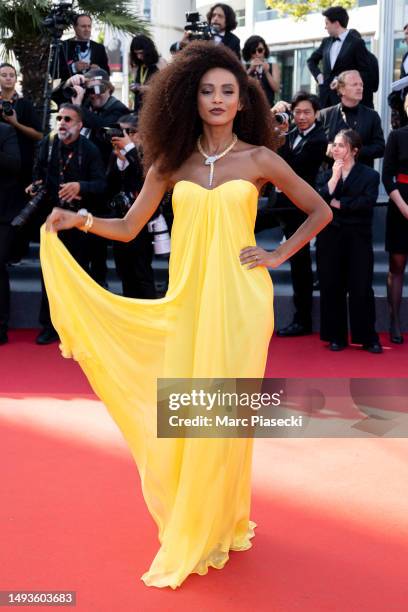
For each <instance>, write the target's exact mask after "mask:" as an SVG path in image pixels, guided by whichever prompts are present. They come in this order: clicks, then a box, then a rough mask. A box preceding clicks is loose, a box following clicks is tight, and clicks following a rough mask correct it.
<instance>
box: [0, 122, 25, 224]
mask: <svg viewBox="0 0 408 612" xmlns="http://www.w3.org/2000/svg"><path fill="white" fill-rule="evenodd" d="M19 172H20V149H19V146H18V141H17V135H16V131H15V129H14V128H13V127H11V125H6V124H5V123H0V223H9V222H10V221H11V220H12V219H13V218H14V217H15V216H16V214H17V213H18V212H19V211H20V208H21V206H22V204H23V201H22V198H21V197H20V187H19Z"/></svg>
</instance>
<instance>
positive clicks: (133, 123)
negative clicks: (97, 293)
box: [107, 115, 156, 299]
mask: <svg viewBox="0 0 408 612" xmlns="http://www.w3.org/2000/svg"><path fill="white" fill-rule="evenodd" d="M119 125H120V127H121V129H122V130H123V135H122V136H113V137H112V146H113V153H112V157H111V160H110V162H109V167H108V175H107V178H108V194H109V197H110V206H111V209H112V212H113V214H114V216H115V217H124V216H125V214H126V213H127V212H128V210H129V208H130V207H131V205H132V204H133V202H134V200H135V199H136V197H137V195H138V193H139V192H140V190H141V189H142V187H143V182H144V177H143V167H142V163H141V155H142V151H141V145H140V138H139V134H138V131H137V118H136V116H135V115H124V116H123V117H121V118H120V119H119ZM113 254H114V258H115V264H116V270H117V273H118V276H119V277H120V279H121V281H122V288H123V295H124V296H125V297H133V298H145V299H152V298H155V297H156V290H155V286H154V275H153V269H152V257H153V247H152V236H151V234H149V232H148V230H147V224H146V225H145V226H144V227H143V229H142V230H141V231H140V233H139V234H138V235H137V236H136V238H134V239H133V240H131V241H130V242H117V241H114V242H113Z"/></svg>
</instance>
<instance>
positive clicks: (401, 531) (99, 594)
mask: <svg viewBox="0 0 408 612" xmlns="http://www.w3.org/2000/svg"><path fill="white" fill-rule="evenodd" d="M33 338H34V334H33V332H23V331H18V332H12V333H11V334H10V340H11V342H10V344H9V345H6V346H4V347H1V348H0V436H1V437H0V440H1V447H0V461H1V466H2V470H1V474H2V489H1V491H2V493H1V504H0V524H1V533H0V538H1V546H0V590H13V589H14V590H17V589H21V590H30V589H32V590H44V589H48V590H59V589H61V590H76V591H77V598H78V603H77V606H76V610H78V611H80V612H133V611H136V612H138V611H139V610H143V611H144V610H147V611H150V610H152V611H153V610H154V611H155V610H158V611H160V612H161V611H162V610H163V611H169V612H170V611H179V610H193V609H195V610H198V611H199V612H201V611H207V610H214V611H217V612H218V611H220V612H221V611H224V610H240V611H241V610H242V611H246V610H252V609H259V610H262V611H266V610H268V611H271V612H295V611H302V612H316V611H324V612H329V611H330V612H332V611H333V612H362V611H369V612H371V611H373V612H377V611H378V612H380V611H381V612H383V611H384V610H390V611H392V612H400V611H401V612H405V611H406V610H407V601H408V585H407V580H406V558H407V554H408V518H407V517H408V512H407V511H408V494H407V480H408V479H407V476H408V460H407V446H408V445H407V442H406V440H405V439H390V438H389V439H377V438H374V437H373V438H369V439H353V440H352V439H273V440H272V439H266V440H257V441H256V443H255V448H256V450H255V456H254V495H253V512H252V515H253V519H254V520H255V521H256V522H257V523H258V525H259V526H258V528H257V536H256V537H255V539H254V546H253V548H252V549H251V550H250V551H247V552H244V553H232V554H231V558H230V561H229V563H228V564H227V566H226V567H225V568H224V569H223V570H222V571H217V570H210V571H209V573H208V575H207V576H205V577H199V576H191V577H190V578H188V580H187V581H186V582H185V583H184V585H183V586H182V587H181V589H178V590H177V591H171V590H170V589H165V590H158V589H149V588H147V587H145V586H144V585H143V583H142V582H141V581H140V579H139V577H140V575H141V574H142V573H143V572H144V571H145V570H146V568H147V567H148V565H149V563H150V561H151V559H152V557H153V555H154V553H155V551H156V550H157V541H156V531H155V527H154V525H153V522H152V520H151V518H150V516H149V515H148V513H147V511H146V509H145V506H144V502H143V499H142V497H141V494H140V488H139V482H138V476H137V472H136V468H135V466H134V464H133V461H132V459H131V458H130V456H129V454H128V451H127V447H126V446H125V444H124V442H123V440H122V437H121V434H120V433H119V432H118V430H117V428H116V426H115V425H114V424H113V422H112V421H111V419H110V418H109V417H108V415H107V413H106V411H105V409H104V408H103V406H102V405H101V404H100V402H98V401H96V399H95V398H94V396H93V395H92V394H91V392H90V389H89V386H88V384H87V382H86V380H85V379H84V377H83V375H82V373H81V371H80V370H79V368H78V366H77V364H75V363H74V362H72V361H69V360H68V361H67V360H64V359H62V358H60V357H59V355H58V351H57V347H56V345H52V346H48V347H37V346H36V345H35V344H34V343H33ZM383 341H384V344H385V345H386V339H385V338H383ZM407 357H408V344H407V345H403V346H397V347H394V346H393V347H392V348H389V349H388V350H386V351H385V353H384V354H383V355H370V354H367V353H365V352H363V351H361V350H360V349H358V348H354V347H352V348H350V349H347V350H346V351H344V352H342V353H339V354H333V353H330V352H329V351H328V350H327V349H326V348H325V346H324V344H323V343H320V341H319V340H318V339H317V337H316V336H312V337H305V338H301V339H294V340H292V339H278V338H274V340H273V342H272V345H271V353H270V359H269V362H268V370H267V374H268V375H269V376H277V377H284V376H297V377H299V376H307V377H317V376H372V377H376V378H379V377H390V376H392V377H396V376H399V377H402V376H405V375H406V372H405V370H406V368H405V364H406V363H407ZM4 609H11V608H4ZM24 609H27V608H24ZM53 609H61V610H62V609H67V608H62V607H56V608H53ZM68 609H69V608H68Z"/></svg>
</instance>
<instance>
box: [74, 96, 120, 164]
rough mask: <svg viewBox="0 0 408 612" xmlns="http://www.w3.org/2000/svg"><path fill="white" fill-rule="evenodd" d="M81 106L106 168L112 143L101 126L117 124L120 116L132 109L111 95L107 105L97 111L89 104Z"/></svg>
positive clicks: (85, 121)
mask: <svg viewBox="0 0 408 612" xmlns="http://www.w3.org/2000/svg"><path fill="white" fill-rule="evenodd" d="M81 108H82V115H83V123H84V127H85V128H89V129H90V130H91V133H90V136H89V140H90V141H91V142H93V143H95V144H96V146H97V147H98V149H99V151H100V153H101V155H102V160H103V162H104V165H105V168H106V167H107V165H108V163H109V158H110V156H111V153H112V145H111V143H110V142H106V140H105V139H104V136H103V130H102V129H101V128H104V127H113V126H115V125H116V124H117V123H118V120H119V119H120V117H122V115H128V114H129V113H130V110H129V109H128V107H127V106H125V105H124V104H123V102H121V101H120V100H118V99H117V98H115V96H110V97H109V98H108V100H107V102H106V103H105V105H104V106H102V108H100V109H98V111H96V112H95V111H93V110H92V107H91V106H89V105H85V106H82V107H81Z"/></svg>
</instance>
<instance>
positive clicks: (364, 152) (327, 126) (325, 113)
mask: <svg viewBox="0 0 408 612" xmlns="http://www.w3.org/2000/svg"><path fill="white" fill-rule="evenodd" d="M319 117H320V121H321V122H322V125H323V129H324V131H325V132H326V136H327V138H328V140H329V142H333V141H334V137H335V136H336V134H337V133H338V132H339V131H340V130H344V129H346V128H348V127H353V129H355V130H356V131H357V132H358V133H359V134H360V137H361V140H362V143H363V146H362V148H361V151H360V155H359V161H360V162H361V163H362V164H365V165H367V166H372V165H373V162H374V159H376V158H377V157H382V156H383V155H384V150H385V141H384V133H383V130H382V127H381V119H380V116H379V114H378V113H377V112H376V111H375V110H373V109H372V108H367V107H366V106H364V105H363V104H359V105H358V113H357V120H356V125H355V126H348V125H347V123H346V122H345V120H344V118H343V114H342V111H341V104H336V105H335V106H331V107H329V108H324V109H323V110H321V111H320V115H319Z"/></svg>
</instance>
